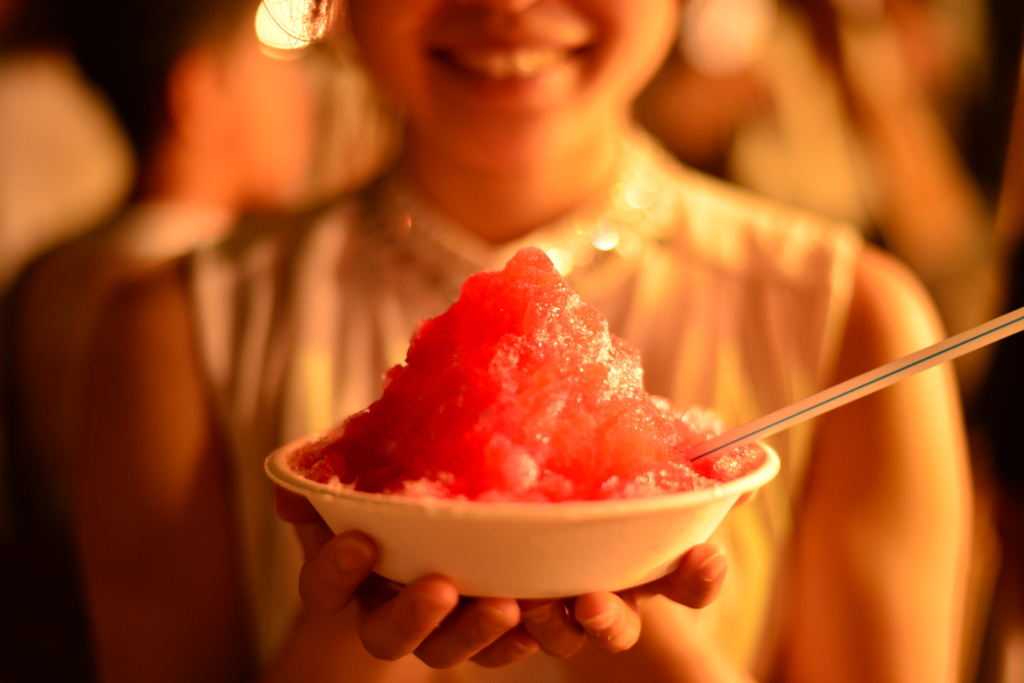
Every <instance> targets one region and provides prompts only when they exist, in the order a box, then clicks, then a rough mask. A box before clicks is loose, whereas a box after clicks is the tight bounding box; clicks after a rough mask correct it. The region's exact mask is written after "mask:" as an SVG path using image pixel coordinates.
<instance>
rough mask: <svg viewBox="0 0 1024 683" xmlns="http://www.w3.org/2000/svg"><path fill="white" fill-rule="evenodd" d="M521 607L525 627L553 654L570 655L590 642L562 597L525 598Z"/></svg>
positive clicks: (557, 655)
mask: <svg viewBox="0 0 1024 683" xmlns="http://www.w3.org/2000/svg"><path fill="white" fill-rule="evenodd" d="M519 607H520V609H521V610H522V615H521V617H520V620H521V622H522V624H523V628H525V629H526V632H527V633H529V634H530V635H531V636H533V637H534V638H536V639H537V642H538V643H539V644H540V648H541V649H542V650H544V652H546V653H548V654H549V655H551V656H553V657H561V658H563V659H564V658H566V657H570V656H572V655H574V654H576V653H577V652H578V651H579V649H580V648H581V647H583V643H584V642H586V639H587V636H586V633H584V631H583V627H582V626H580V625H579V623H578V622H577V621H576V620H575V619H573V618H572V615H571V614H569V610H568V609H567V608H566V606H565V605H564V604H563V603H562V602H561V601H560V600H522V601H520V603H519Z"/></svg>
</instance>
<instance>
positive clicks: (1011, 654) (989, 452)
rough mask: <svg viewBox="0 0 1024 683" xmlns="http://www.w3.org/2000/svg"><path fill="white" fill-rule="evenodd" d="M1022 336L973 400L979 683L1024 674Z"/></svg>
mask: <svg viewBox="0 0 1024 683" xmlns="http://www.w3.org/2000/svg"><path fill="white" fill-rule="evenodd" d="M1019 78H1020V79H1021V80H1020V81H1019V83H1018V87H1017V106H1016V109H1015V115H1014V119H1013V129H1012V134H1011V136H1010V140H1009V145H1008V150H1007V153H1006V156H1005V163H1006V171H1005V174H1004V175H1003V182H1002V191H1001V192H1000V201H999V210H998V212H997V214H996V224H995V239H996V245H997V249H996V253H997V254H998V260H997V266H998V268H999V270H1000V272H1001V274H1002V277H1001V278H1000V282H1001V283H1002V284H1003V286H1002V288H1001V289H1000V292H999V294H1000V297H999V306H1000V309H1001V311H1011V310H1015V309H1018V308H1021V307H1024V68H1021V70H1020V72H1019ZM1021 387H1024V338H1022V337H1021V335H1015V336H1013V337H1010V338H1008V339H1006V340H1004V341H1002V342H1000V344H999V346H998V347H997V348H996V349H995V351H994V353H993V356H992V362H991V366H990V367H989V368H988V374H987V376H986V378H985V382H984V384H983V386H982V390H981V392H980V397H979V400H978V401H977V403H976V405H975V406H973V410H972V415H971V417H972V418H973V419H972V422H973V423H975V424H977V425H979V426H980V427H981V436H982V438H981V439H979V440H978V441H979V450H980V451H981V455H983V456H985V457H986V459H987V461H988V462H990V463H991V470H992V476H991V482H992V484H991V486H992V490H993V494H994V496H993V497H994V502H995V509H996V512H997V517H996V520H997V522H998V531H999V538H1000V540H1001V541H1002V563H1001V566H1000V571H999V576H998V582H997V583H996V587H995V597H994V599H993V601H992V604H993V608H992V613H991V616H990V619H989V623H988V634H987V636H988V637H987V639H986V643H985V644H986V648H985V651H984V653H983V658H982V667H981V672H980V676H979V679H978V680H979V681H980V683H990V682H991V683H1011V682H1012V681H1019V680H1024V549H1022V547H1021V539H1024V458H1022V457H1021V456H1022V451H1024V449H1022V447H1021V440H1020V434H1021V417H1022V416H1024V393H1022V390H1021Z"/></svg>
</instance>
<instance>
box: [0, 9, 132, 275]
mask: <svg viewBox="0 0 1024 683" xmlns="http://www.w3.org/2000/svg"><path fill="white" fill-rule="evenodd" d="M51 10H52V7H51V3H49V2H47V1H45V0H39V1H36V0H32V2H24V1H23V0H3V8H2V9H0V292H2V291H3V290H4V289H6V287H7V286H9V285H10V283H11V282H12V281H13V280H14V278H15V277H16V275H17V274H18V272H19V271H20V269H21V268H22V267H23V266H24V265H25V264H26V263H28V261H29V260H30V259H32V258H33V257H35V256H38V255H39V254H40V253H42V252H43V251H45V250H46V249H48V248H50V247H53V246H55V245H56V244H58V243H60V242H62V241H64V240H66V239H69V238H71V237H73V236H75V235H77V234H80V233H81V232H83V231H84V230H86V229H88V228H91V227H93V226H94V225H96V223H97V222H99V221H100V220H102V219H104V218H108V217H109V216H110V215H111V214H112V213H113V212H114V211H115V210H116V209H117V207H118V206H119V204H120V202H121V201H123V199H124V198H125V196H126V195H127V193H128V191H129V189H130V187H131V183H132V178H133V168H134V167H133V163H132V158H131V152H130V149H129V146H128V142H127V140H126V139H125V137H124V134H123V132H122V130H121V128H120V125H119V124H118V122H117V120H116V118H115V117H114V115H113V112H111V111H110V107H109V105H108V103H107V102H106V100H105V99H104V98H103V96H102V95H101V94H100V93H98V92H97V91H96V88H95V87H94V86H92V85H91V84H89V83H88V81H86V80H85V79H84V78H83V77H82V74H81V72H80V70H79V69H78V67H77V65H76V64H75V62H74V57H73V56H72V55H71V54H69V51H68V50H67V46H66V44H65V43H64V41H63V40H62V39H61V38H60V36H59V31H58V30H57V28H56V27H55V26H54V25H53V21H52V16H51V14H52V12H51Z"/></svg>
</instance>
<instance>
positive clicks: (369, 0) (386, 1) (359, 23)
mask: <svg viewBox="0 0 1024 683" xmlns="http://www.w3.org/2000/svg"><path fill="white" fill-rule="evenodd" d="M437 4H438V0H354V1H353V2H350V4H349V14H348V22H349V30H351V31H352V34H353V37H354V38H355V42H356V45H357V48H358V50H359V54H360V57H361V59H362V62H363V65H364V66H365V68H366V70H367V72H368V73H369V74H370V77H371V78H372V80H373V81H374V83H375V85H376V86H377V87H378V88H379V89H380V90H381V91H382V92H383V93H384V94H385V95H387V96H389V97H390V98H391V99H392V100H393V101H394V103H395V104H397V105H398V106H399V107H403V108H404V107H407V106H408V105H409V103H410V101H416V100H418V99H420V98H422V97H423V96H424V90H425V87H426V75H425V74H426V54H425V53H424V50H423V39H424V38H423V36H424V32H425V30H426V27H427V26H428V25H429V22H430V21H431V17H432V16H433V14H434V12H435V9H436V5H437Z"/></svg>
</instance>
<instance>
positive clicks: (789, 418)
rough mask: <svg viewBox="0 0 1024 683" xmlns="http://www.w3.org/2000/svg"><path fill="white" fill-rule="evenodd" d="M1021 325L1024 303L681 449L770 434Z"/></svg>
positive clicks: (705, 448)
mask: <svg viewBox="0 0 1024 683" xmlns="http://www.w3.org/2000/svg"><path fill="white" fill-rule="evenodd" d="M1021 330H1024V308H1018V309H1017V310H1015V311H1012V312H1010V313H1007V314H1006V315H1002V316H999V317H998V318H995V319H993V320H989V321H988V322H987V323H983V324H981V325H978V326H977V327H974V328H971V329H969V330H967V331H966V332H961V333H960V334H957V335H954V336H952V337H949V338H948V339H945V340H944V341H941V342H939V343H938V344H933V345H932V346H929V347H927V348H924V349H921V350H920V351H916V352H914V353H912V354H910V355H908V356H904V357H903V358H900V359H897V360H894V361H892V362H891V363H886V364H885V365H883V366H881V367H877V368H875V369H874V370H869V371H867V372H865V373H864V374H862V375H857V376H856V377H854V378H852V379H848V380H846V381H845V382H842V383H840V384H836V385H835V386H833V387H830V388H828V389H825V390H824V391H819V392H818V393H816V394H814V395H813V396H808V397H807V398H805V399H803V400H801V401H797V402H796V403H793V404H792V405H789V406H786V407H785V408H780V409H779V410H776V411H774V412H771V413H768V414H767V415H765V416H763V417H759V418H758V419H756V420H753V421H752V422H748V423H747V424H745V425H741V426H739V427H736V428H735V429H730V430H729V431H727V432H724V433H722V434H720V435H718V436H716V437H714V438H712V439H708V440H707V441H704V442H703V443H700V444H697V445H695V446H692V447H691V448H690V449H689V450H688V451H687V455H688V456H689V458H690V461H691V462H692V461H694V460H700V459H701V458H705V457H708V456H713V455H715V454H720V453H723V452H725V451H727V450H730V449H732V448H736V447H738V446H742V445H744V444H747V443H750V442H752V441H756V440H757V439H761V438H764V437H767V436H771V435H772V434H775V433H776V432H781V431H782V430H784V429H788V428H789V427H792V426H793V425H795V424H799V423H800V422H803V421H805V420H810V419H811V418H813V417H817V416H818V415H821V414H822V413H827V412H828V411H830V410H835V409H836V408H838V407H839V406H842V405H845V404H847V403H849V402H851V401H855V400H857V399H858V398H861V397H862V396H867V395H868V394H870V393H873V392H875V391H878V390H879V389H884V388H885V387H887V386H889V385H891V384H895V383H896V382H899V381H900V380H901V379H905V378H907V377H910V376H911V375H916V374H917V373H919V372H922V371H924V370H927V369H928V368H931V367H935V366H936V365H939V364H940V363H945V362H946V361H951V360H953V359H954V358H957V357H959V356H962V355H964V354H966V353H970V352H971V351H974V350H976V349H980V348H981V347H983V346H987V345H989V344H991V343H993V342H996V341H999V340H1000V339H1004V338H1005V337H1009V336H1010V335H1012V334H1016V333H1017V332H1020V331H1021Z"/></svg>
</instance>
